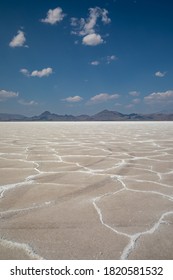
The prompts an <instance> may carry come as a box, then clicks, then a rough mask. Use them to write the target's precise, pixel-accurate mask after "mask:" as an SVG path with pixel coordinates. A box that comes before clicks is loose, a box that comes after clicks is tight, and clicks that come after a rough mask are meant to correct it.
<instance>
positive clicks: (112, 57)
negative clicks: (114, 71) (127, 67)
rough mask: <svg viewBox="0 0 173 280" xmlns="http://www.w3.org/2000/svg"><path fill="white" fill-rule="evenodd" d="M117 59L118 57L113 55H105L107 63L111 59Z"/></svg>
mask: <svg viewBox="0 0 173 280" xmlns="http://www.w3.org/2000/svg"><path fill="white" fill-rule="evenodd" d="M117 59H118V58H117V57H116V56H115V55H111V56H107V57H106V61H107V64H110V63H111V62H112V61H115V60H117Z"/></svg>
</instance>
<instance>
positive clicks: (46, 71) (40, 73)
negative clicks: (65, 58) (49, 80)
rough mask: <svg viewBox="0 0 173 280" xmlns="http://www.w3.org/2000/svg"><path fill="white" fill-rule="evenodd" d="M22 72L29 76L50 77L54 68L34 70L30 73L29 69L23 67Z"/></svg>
mask: <svg viewBox="0 0 173 280" xmlns="http://www.w3.org/2000/svg"><path fill="white" fill-rule="evenodd" d="M20 72H21V73H22V74H23V75H25V76H27V77H39V78H42V77H48V76H49V75H51V74H52V73H53V69H52V68H50V67H48V68H44V69H42V70H40V71H38V70H34V71H32V72H31V73H29V71H28V70H27V69H25V68H23V69H21V70H20Z"/></svg>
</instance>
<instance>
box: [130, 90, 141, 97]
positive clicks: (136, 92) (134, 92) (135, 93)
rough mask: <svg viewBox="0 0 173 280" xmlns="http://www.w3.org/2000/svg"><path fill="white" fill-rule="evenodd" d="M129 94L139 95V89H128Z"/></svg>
mask: <svg viewBox="0 0 173 280" xmlns="http://www.w3.org/2000/svg"><path fill="white" fill-rule="evenodd" d="M129 95H131V96H139V95H140V92H139V91H136V90H133V91H130V92H129Z"/></svg>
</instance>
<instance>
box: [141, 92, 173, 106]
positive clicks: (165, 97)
mask: <svg viewBox="0 0 173 280" xmlns="http://www.w3.org/2000/svg"><path fill="white" fill-rule="evenodd" d="M144 100H145V101H146V102H147V103H150V104H153V103H160V102H162V103H164V102H166V103H167V102H173V90H167V91H164V92H153V93H151V94H149V95H148V96H145V97H144Z"/></svg>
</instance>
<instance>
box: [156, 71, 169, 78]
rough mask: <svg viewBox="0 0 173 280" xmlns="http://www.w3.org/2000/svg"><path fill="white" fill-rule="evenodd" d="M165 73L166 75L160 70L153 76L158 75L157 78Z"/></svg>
mask: <svg viewBox="0 0 173 280" xmlns="http://www.w3.org/2000/svg"><path fill="white" fill-rule="evenodd" d="M165 75H166V72H160V71H158V72H156V73H155V76H156V77H159V78H163V77H164V76H165Z"/></svg>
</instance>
